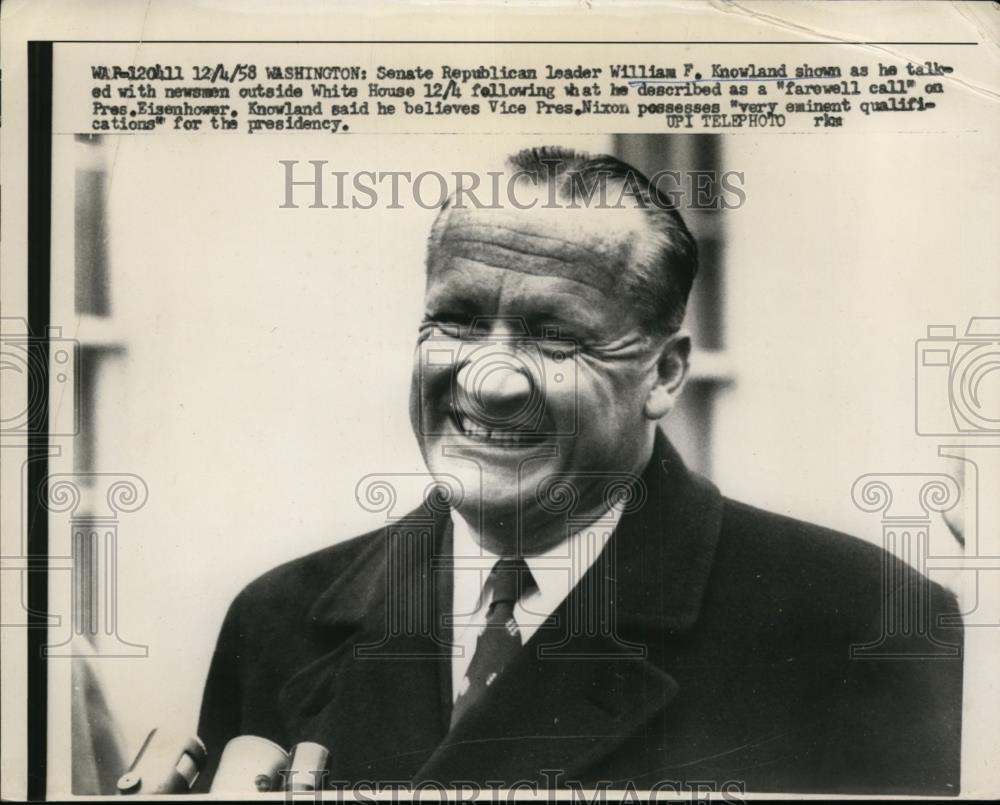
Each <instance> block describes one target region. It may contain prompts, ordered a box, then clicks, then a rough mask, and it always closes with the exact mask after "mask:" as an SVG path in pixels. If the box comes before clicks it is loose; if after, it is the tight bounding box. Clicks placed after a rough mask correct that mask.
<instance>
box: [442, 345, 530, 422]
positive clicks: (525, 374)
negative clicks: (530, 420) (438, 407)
mask: <svg viewBox="0 0 1000 805" xmlns="http://www.w3.org/2000/svg"><path fill="white" fill-rule="evenodd" d="M457 381H458V384H457V385H458V398H459V399H458V405H459V410H460V411H461V413H463V414H466V415H468V416H471V417H472V418H473V419H476V420H479V421H481V422H482V423H483V424H487V425H493V426H496V427H505V426H506V427H517V426H518V425H519V424H521V422H520V420H521V419H522V418H523V415H524V414H525V413H526V410H525V409H526V408H527V407H529V404H530V402H531V399H532V394H533V392H534V384H533V382H532V379H531V373H530V371H529V370H528V367H527V366H525V364H524V362H523V361H522V360H520V359H518V357H517V356H516V355H515V354H514V353H513V351H512V350H510V349H507V348H505V347H504V346H501V345H498V347H497V348H495V349H490V350H481V351H479V352H477V353H476V354H475V355H473V356H470V359H469V360H468V361H466V362H465V363H463V364H462V366H461V367H460V368H459V370H458V376H457Z"/></svg>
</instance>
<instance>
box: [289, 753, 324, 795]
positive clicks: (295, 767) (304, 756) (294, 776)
mask: <svg viewBox="0 0 1000 805" xmlns="http://www.w3.org/2000/svg"><path fill="white" fill-rule="evenodd" d="M329 756H330V752H329V751H328V750H327V748H326V747H325V746H323V745H322V744H318V743H313V742H312V741H303V742H302V743H297V744H295V746H293V747H292V759H291V762H290V763H289V764H288V771H287V772H285V791H315V790H316V789H317V788H322V787H323V779H324V777H325V775H326V760H327V758H328V757H329Z"/></svg>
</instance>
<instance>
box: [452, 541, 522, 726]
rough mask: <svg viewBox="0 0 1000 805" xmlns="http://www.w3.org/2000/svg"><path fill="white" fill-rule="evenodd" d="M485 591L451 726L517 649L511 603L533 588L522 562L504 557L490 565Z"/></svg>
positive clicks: (517, 631) (518, 637)
mask: <svg viewBox="0 0 1000 805" xmlns="http://www.w3.org/2000/svg"><path fill="white" fill-rule="evenodd" d="M486 588H487V589H488V590H492V592H493V598H492V600H491V601H490V606H489V609H488V610H487V612H486V622H485V624H484V625H483V626H482V628H481V629H480V631H479V639H478V640H477V641H476V653H475V654H474V655H473V656H472V662H471V663H469V670H468V671H467V672H466V674H465V677H464V678H463V679H462V683H461V688H460V689H459V695H458V698H457V699H455V706H454V707H453V708H452V711H451V725H452V726H453V727H454V726H455V724H457V723H458V721H459V720H460V719H461V718H462V717H463V716H464V715H465V713H466V712H467V711H468V710H469V708H470V707H471V706H472V704H473V703H474V702H476V701H478V700H479V698H480V697H481V696H482V695H483V694H484V693H485V692H486V691H487V689H488V688H489V687H490V686H491V685H492V684H493V683H494V681H495V680H496V679H497V677H498V676H500V674H502V673H503V670H504V668H505V667H506V666H507V665H508V664H509V663H510V661H511V660H512V659H513V657H514V655H515V654H517V652H518V650H519V649H520V648H521V630H520V627H518V625H517V621H516V620H514V604H516V603H517V601H518V600H519V599H520V598H521V596H523V595H525V594H527V593H529V592H531V591H532V590H534V589H535V588H536V585H535V580H534V579H533V578H532V576H531V571H530V570H529V569H528V566H527V564H526V563H525V561H524V559H514V558H511V557H505V558H503V559H500V560H499V561H498V562H497V563H496V564H495V565H494V566H493V571H492V572H491V573H490V575H489V578H487V580H486Z"/></svg>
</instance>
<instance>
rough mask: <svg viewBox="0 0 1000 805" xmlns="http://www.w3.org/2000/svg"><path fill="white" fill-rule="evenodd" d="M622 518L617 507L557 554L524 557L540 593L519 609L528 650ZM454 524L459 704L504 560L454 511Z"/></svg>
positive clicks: (454, 667)
mask: <svg viewBox="0 0 1000 805" xmlns="http://www.w3.org/2000/svg"><path fill="white" fill-rule="evenodd" d="M621 515H622V512H621V508H620V507H616V508H613V509H611V510H610V511H608V512H607V513H606V514H605V515H604V516H603V517H600V518H598V519H597V520H596V521H595V522H594V523H592V524H591V525H589V526H587V527H586V528H583V529H581V530H579V531H577V532H576V533H575V534H573V535H572V536H570V537H569V539H566V540H563V541H562V542H560V543H559V544H558V545H556V546H555V547H554V548H552V549H551V550H549V551H546V552H545V553H542V554H539V555H538V556H525V557H524V561H525V562H526V563H527V565H528V569H529V570H530V571H531V575H532V577H533V578H534V581H535V584H536V585H537V588H536V589H534V590H532V591H531V592H528V593H526V594H525V595H523V596H522V597H521V600H520V601H518V602H517V604H516V605H515V606H514V619H515V620H516V621H517V624H518V626H519V627H520V634H521V643H522V645H523V644H524V643H525V642H527V641H528V640H529V639H530V638H531V636H532V635H533V634H534V633H535V632H537V631H538V628H539V627H540V626H541V625H542V624H543V623H545V622H546V620H547V619H548V618H549V617H551V616H552V613H554V612H555V611H556V608H557V607H558V606H559V605H560V604H561V603H562V602H563V601H564V600H565V599H566V597H567V596H568V595H569V593H570V591H571V590H572V589H573V588H574V587H576V585H577V584H579V582H580V580H581V579H582V578H583V575H584V574H585V573H586V572H587V571H588V570H589V569H590V567H591V565H593V564H594V562H595V561H597V557H598V556H600V554H601V551H603V550H604V547H605V546H606V545H607V544H608V540H609V539H611V534H612V533H613V532H614V530H615V527H616V526H617V525H618V521H619V520H620V519H621ZM451 519H452V523H453V524H454V539H453V543H452V551H453V553H454V560H455V567H454V571H453V577H452V581H453V587H452V608H451V611H452V614H453V621H452V643H453V644H454V648H453V649H452V659H451V682H452V685H451V691H452V698H453V699H454V698H457V696H458V691H459V690H461V684H462V680H463V678H464V677H465V674H466V671H468V669H469V664H470V663H471V662H472V656H473V654H475V651H476V641H477V639H478V638H479V633H480V631H481V630H482V627H483V626H484V625H485V624H486V615H487V611H488V610H489V606H490V602H491V601H492V598H493V591H492V590H491V589H488V588H487V585H486V581H487V579H488V577H489V575H490V571H492V570H493V565H495V564H496V562H497V560H498V559H499V558H500V557H499V556H497V555H496V554H494V553H492V552H490V551H488V550H487V549H486V548H483V547H480V545H479V542H478V541H477V540H476V538H475V536H474V534H473V530H472V526H471V525H469V523H468V522H467V521H466V520H465V519H464V518H463V517H462V516H461V515H460V514H458V513H457V512H456V511H455V510H454V509H453V510H452V512H451Z"/></svg>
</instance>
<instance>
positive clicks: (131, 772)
mask: <svg viewBox="0 0 1000 805" xmlns="http://www.w3.org/2000/svg"><path fill="white" fill-rule="evenodd" d="M206 757H207V753H206V752H205V745H204V744H203V743H202V742H201V740H200V739H198V738H194V737H186V738H178V737H177V736H171V735H168V734H166V733H163V732H161V731H159V730H157V729H155V728H154V729H152V730H151V731H150V733H149V735H147V736H146V740H145V741H143V743H142V747H141V748H140V749H139V753H138V754H137V755H136V756H135V760H133V761H132V765H131V766H129V767H128V771H126V772H125V773H124V774H123V775H122V776H121V777H119V778H118V785H117V788H118V793H119V794H123V795H132V794H143V795H145V794H182V793H187V792H188V791H189V790H190V789H191V786H192V785H194V781H195V780H196V779H197V778H198V775H199V774H200V773H201V770H202V769H203V768H205V759H206Z"/></svg>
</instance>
